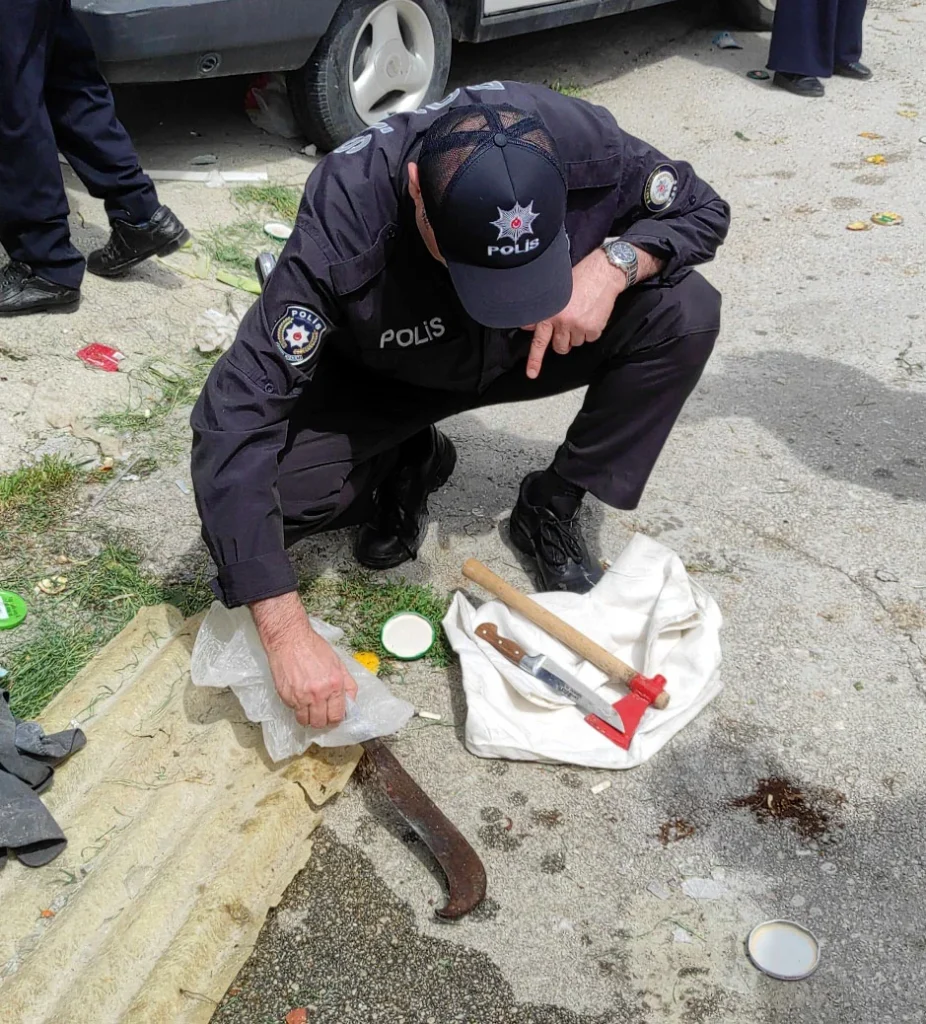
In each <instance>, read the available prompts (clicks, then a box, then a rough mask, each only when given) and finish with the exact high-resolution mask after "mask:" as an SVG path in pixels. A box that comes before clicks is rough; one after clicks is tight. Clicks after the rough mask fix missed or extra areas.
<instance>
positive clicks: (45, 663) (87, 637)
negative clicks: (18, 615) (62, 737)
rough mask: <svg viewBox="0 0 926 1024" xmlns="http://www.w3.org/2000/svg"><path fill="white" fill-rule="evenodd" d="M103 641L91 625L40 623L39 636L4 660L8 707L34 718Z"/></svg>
mask: <svg viewBox="0 0 926 1024" xmlns="http://www.w3.org/2000/svg"><path fill="white" fill-rule="evenodd" d="M104 642H105V639H104V635H103V631H102V630H101V629H99V628H93V627H92V626H90V627H87V626H80V625H66V626H61V625H57V624H56V623H54V622H43V623H42V625H41V628H40V630H39V633H38V636H37V637H36V638H35V639H34V640H31V641H30V642H28V643H25V644H22V645H21V646H19V647H15V648H13V650H12V651H10V653H9V654H7V655H6V656H5V657H4V663H5V666H6V668H7V669H8V670H9V673H10V674H9V676H8V677H7V678H6V679H5V680H4V685H8V686H10V707H11V708H12V710H13V714H14V715H19V717H20V718H24V719H32V718H35V717H36V716H37V715H38V714H39V713H40V712H41V711H42V710H43V709H44V708H45V707H46V706H47V705H48V703H49V702H50V701H51V699H52V697H54V696H55V695H56V694H58V693H60V692H61V690H62V689H63V688H64V686H65V684H67V683H68V682H70V680H71V679H73V678H74V676H76V675H77V673H78V672H79V671H80V670H81V669H82V668H83V667H84V665H86V664H87V662H88V661H89V660H90V659H91V658H92V657H93V655H94V654H96V652H97V651H98V650H99V648H100V647H101V646H102V644H103V643H104Z"/></svg>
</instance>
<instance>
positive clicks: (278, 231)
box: [264, 220, 293, 242]
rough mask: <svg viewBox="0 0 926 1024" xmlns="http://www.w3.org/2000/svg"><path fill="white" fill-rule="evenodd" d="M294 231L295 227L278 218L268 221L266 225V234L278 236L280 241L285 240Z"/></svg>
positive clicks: (273, 236)
mask: <svg viewBox="0 0 926 1024" xmlns="http://www.w3.org/2000/svg"><path fill="white" fill-rule="evenodd" d="M292 233H293V229H292V228H291V227H290V226H289V225H288V224H283V223H282V222H281V221H278V220H271V221H267V223H266V224H265V225H264V234H265V235H269V236H270V237H271V238H276V239H277V240H278V241H280V242H285V241H286V239H287V238H289V236H290V235H291V234H292Z"/></svg>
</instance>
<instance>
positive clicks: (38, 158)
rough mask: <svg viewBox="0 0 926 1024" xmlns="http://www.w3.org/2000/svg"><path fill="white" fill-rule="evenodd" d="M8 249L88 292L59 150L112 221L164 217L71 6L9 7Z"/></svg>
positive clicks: (0, 232)
mask: <svg viewBox="0 0 926 1024" xmlns="http://www.w3.org/2000/svg"><path fill="white" fill-rule="evenodd" d="M0 11H2V13H0V244H2V245H3V248H4V249H6V251H7V254H8V255H9V257H10V258H11V259H12V260H15V261H17V262H19V263H24V264H26V265H27V266H29V267H31V268H32V270H33V271H34V272H35V274H36V275H37V276H38V277H41V278H44V279H45V280H47V281H52V282H54V283H55V284H59V285H63V286H65V287H68V288H78V287H80V283H81V279H82V278H83V274H84V258H83V256H82V255H81V254H80V253H79V252H78V251H77V249H76V248H75V247H74V246H73V244H72V243H71V239H70V232H69V230H68V201H67V196H66V194H65V191H64V182H63V179H62V177H61V167H60V165H59V163H58V153H59V152H60V153H61V154H62V155H63V156H64V158H65V159H66V160H67V162H68V163H69V164H70V165H71V167H73V168H74V171H75V172H76V174H77V176H78V177H79V178H80V180H81V181H82V182H83V183H84V185H85V186H86V188H87V191H88V192H89V193H90V195H92V196H94V197H95V198H97V199H102V200H104V201H105V203H106V212H107V214H108V216H109V219H110V220H111V221H112V220H125V221H129V222H130V223H133V224H138V223H143V222H144V221H147V220H149V219H150V218H151V217H152V216H153V215H154V213H155V212H156V210H157V209H158V198H157V193H156V192H155V188H154V185H153V184H152V182H151V179H150V178H148V177H147V176H146V175H145V174H144V173H143V172H142V169H141V167H140V166H139V163H138V156H137V155H136V153H135V149H134V147H133V145H132V141H131V139H130V138H129V136H128V134H127V133H126V130H125V129H124V128H123V127H122V125H121V123H120V122H119V120H118V119H117V117H116V111H115V106H114V104H113V97H112V92H111V91H110V88H109V85H108V84H107V83H106V80H105V79H104V78H103V76H102V74H101V73H100V70H99V67H98V66H97V62H96V57H95V55H94V52H93V46H92V44H91V42H90V39H89V37H88V36H87V33H86V32H85V30H84V28H83V26H82V25H81V24H80V22H79V21H78V20H77V16H76V15H75V14H74V12H73V11H72V10H71V0H2V3H0Z"/></svg>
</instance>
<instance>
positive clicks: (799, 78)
mask: <svg viewBox="0 0 926 1024" xmlns="http://www.w3.org/2000/svg"><path fill="white" fill-rule="evenodd" d="M772 85H777V86H778V88H779V89H787V91H788V92H793V93H794V95H795V96H822V95H823V83H822V82H821V81H820V79H819V78H814V77H813V75H792V74H790V73H789V72H787V71H776V72H775V77H774V78H773V79H772Z"/></svg>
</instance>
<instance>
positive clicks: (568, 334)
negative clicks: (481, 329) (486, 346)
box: [523, 249, 627, 379]
mask: <svg viewBox="0 0 926 1024" xmlns="http://www.w3.org/2000/svg"><path fill="white" fill-rule="evenodd" d="M626 285H627V278H626V275H625V274H624V273H623V272H622V271H619V270H616V268H614V267H612V266H611V264H610V263H609V262H608V258H607V256H605V254H604V253H603V252H602V250H601V249H596V250H595V251H594V252H593V253H591V255H589V256H586V257H585V259H584V260H582V262H581V263H578V264H576V266H575V267H573V268H572V298H571V299H570V300H569V305H568V306H567V307H566V308H565V309H564V310H563V311H562V312H561V313H557V315H556V316H554V317H551V318H550V319H549V320H542V321H541V322H540V323H539V324H529V325H528V326H526V327H524V328H523V329H524V330H525V331H533V332H534V340H533V341H532V342H531V350H530V353H529V355H528V357H527V376H528V377H530V378H531V379H533V378H534V377H537V376H539V374H540V367H541V365H542V363H543V357H544V356H545V355H546V351H547V349H548V348H549V347H550V344H551V343H552V345H553V351H554V352H558V353H559V354H560V355H565V354H566V353H567V352H568V351H569V350H570V349H573V348H578V347H579V346H580V345H584V344H585V342H586V341H597V340H598V339H599V338H600V337H601V332H602V331H603V330H604V329H605V327H606V326H607V323H608V320H609V319H610V317H611V313H612V311H613V309H614V303H615V301H616V300H617V297H618V295H620V293H621V292H622V291H623V290H624V288H625V287H626Z"/></svg>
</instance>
